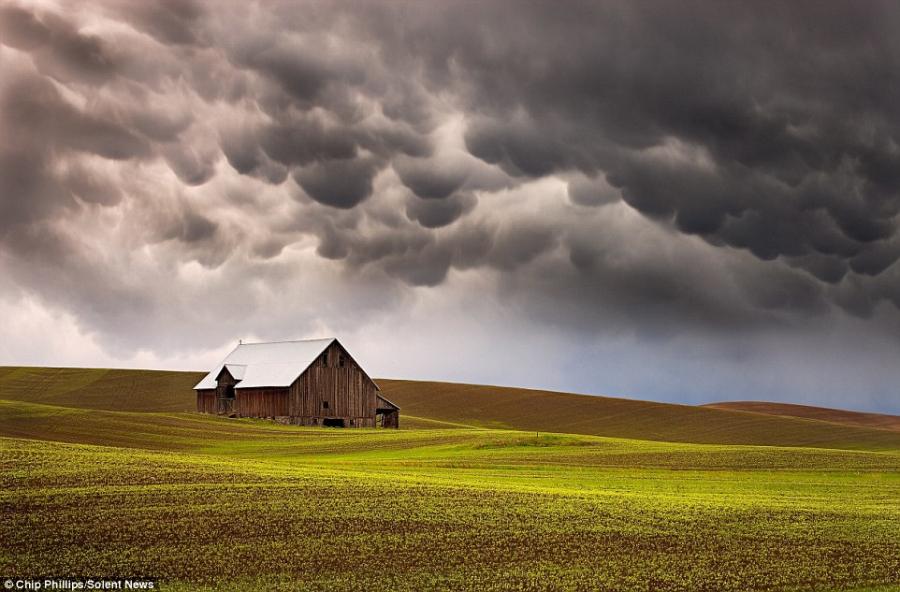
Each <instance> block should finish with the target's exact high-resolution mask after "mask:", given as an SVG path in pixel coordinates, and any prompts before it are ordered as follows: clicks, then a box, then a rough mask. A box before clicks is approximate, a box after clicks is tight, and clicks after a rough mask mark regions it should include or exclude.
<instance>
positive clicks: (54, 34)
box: [0, 0, 900, 413]
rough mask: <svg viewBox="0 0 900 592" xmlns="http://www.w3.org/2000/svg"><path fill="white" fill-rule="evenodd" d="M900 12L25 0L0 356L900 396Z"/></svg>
mask: <svg viewBox="0 0 900 592" xmlns="http://www.w3.org/2000/svg"><path fill="white" fill-rule="evenodd" d="M898 141H900V5H898V4H897V3H895V2H888V1H884V2H879V1H876V0H873V1H870V2H865V3H857V2H849V1H848V2H832V1H829V2H822V1H819V0H817V1H809V2H807V1H797V2H790V3H784V2H769V1H765V0H764V1H756V2H730V1H723V2H693V1H690V0H688V1H685V2H677V3H676V2H651V1H644V0H639V1H637V2H635V1H634V0H628V1H625V0H623V1H611V2H600V1H593V2H581V1H579V0H572V1H570V2H566V3H562V4H561V3H559V2H555V1H547V2H537V1H528V0H524V1H519V0H516V1H506V0H487V1H485V2H449V1H439V0H436V1H434V2H413V1H401V0H392V1H386V2H378V1H372V0H367V1H365V2H328V1H326V0H314V1H311V2H306V3H304V2H298V1H290V2H279V1H264V2H263V1H260V2H237V1H235V2H230V1H220V2H201V1H193V0H177V1H176V0H172V1H163V2H156V3H153V2H131V1H129V0H96V1H91V2H78V3H77V4H76V3H70V2H65V3H54V2H49V1H40V2H17V1H15V0H0V319H2V322H0V329H2V338H0V364H7V365H19V364H22V365H50V366H103V367H146V368H161V369H192V370H206V369H208V368H209V367H211V366H212V365H213V364H215V362H216V361H218V360H219V359H220V358H221V357H222V356H223V355H224V354H225V353H227V352H228V351H230V349H232V348H233V347H234V346H235V345H236V343H237V342H238V340H239V339H243V340H245V341H253V340H281V339H299V338H313V337H321V336H337V337H338V338H339V339H341V341H342V342H343V343H344V344H345V345H346V346H347V347H348V349H349V350H350V351H351V352H352V353H353V354H354V357H356V358H357V359H358V360H359V361H360V362H361V363H362V364H363V366H364V367H366V368H367V370H369V373H370V374H371V375H374V376H381V377H394V378H414V379H435V380H453V381H458V382H471V383H485V384H502V385H512V386H525V387H534V388H550V389H555V390H563V391H573V392H581V393H589V394H605V395H616V396H626V397H630V398H639V399H652V400H658V401H670V402H679V403H689V404H699V403H706V402H713V401H724V400H775V401H790V402H796V403H804V404H813V405H826V406H833V407H842V408H849V409H859V410H871V411H882V412H893V413H900V363H898V361H900V310H898V307H900V265H898V264H897V263H896V261H897V258H898V256H900V236H898V232H897V227H898V210H900V144H898Z"/></svg>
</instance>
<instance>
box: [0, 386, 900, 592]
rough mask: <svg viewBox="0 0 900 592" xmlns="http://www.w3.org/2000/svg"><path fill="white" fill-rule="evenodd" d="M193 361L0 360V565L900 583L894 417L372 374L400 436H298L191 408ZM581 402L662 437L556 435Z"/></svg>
mask: <svg viewBox="0 0 900 592" xmlns="http://www.w3.org/2000/svg"><path fill="white" fill-rule="evenodd" d="M68 372H72V373H75V374H74V375H73V378H74V377H76V376H77V377H78V378H79V380H78V381H75V383H76V385H77V386H76V388H74V389H69V388H66V387H65V386H64V385H62V384H61V383H62V382H64V381H62V380H61V379H60V377H61V376H62V377H64V376H65V375H66V373H68ZM196 376H197V375H196V374H192V373H148V372H140V371H103V370H96V371H94V370H64V371H63V370H52V369H46V370H41V369H0V512H2V517H3V519H2V520H0V541H2V542H0V574H6V575H20V576H26V575H46V574H57V575H72V574H89V575H113V574H119V575H126V574H144V575H148V576H153V577H158V578H162V580H163V582H164V584H165V588H164V589H167V590H196V589H209V590H213V589H215V590H234V591H239V590H272V589H282V590H296V589H301V590H303V589H309V590H348V591H349V590H375V591H377V590H409V591H412V590H446V589H451V590H454V589H455V590H487V591H493V590H498V591H499V590H635V591H646V592H651V591H653V592H655V591H663V592H668V591H672V592H675V591H677V592H693V591H701V592H704V591H708V592H713V591H735V592H736V591H745V590H749V591H752V590H760V591H762V590H766V591H801V590H803V591H820V590H869V591H876V590H878V591H882V592H884V591H888V590H894V591H896V590H900V536H898V528H897V526H898V524H900V445H898V444H897V436H898V434H896V433H893V432H888V431H886V430H866V429H859V428H851V427H847V426H840V425H835V424H831V423H826V422H820V421H815V420H806V419H785V418H771V417H766V416H763V415H757V414H751V413H742V412H731V411H722V410H714V409H712V410H710V409H696V410H695V409H694V408H689V407H679V406H656V405H655V404H652V403H641V402H636V401H627V402H625V401H621V400H616V399H592V398H590V397H575V396H565V395H555V394H550V393H543V392H538V391H527V390H526V391H523V390H517V389H495V388H491V387H472V386H465V385H441V384H440V383H411V382H401V381H381V384H382V386H383V388H384V389H385V391H386V392H387V393H389V395H388V396H389V397H390V398H392V399H393V400H395V401H396V402H397V403H398V404H400V405H401V406H403V413H404V415H403V424H402V425H403V426H404V429H402V430H399V431H394V430H372V429H369V430H359V429H356V430H341V429H328V428H300V427H296V426H281V425H277V424H274V423H270V422H266V421H263V420H251V419H224V418H217V417H210V416H203V415H199V414H196V413H191V412H186V411H184V410H183V409H184V408H185V407H187V408H190V407H191V405H192V399H191V396H190V393H187V394H186V393H184V392H182V391H181V390H179V389H182V388H183V387H184V386H185V385H186V386H187V388H188V389H190V386H192V384H193V382H192V381H194V380H195V378H196ZM145 379H146V380H145ZM41 385H43V387H42V386H41ZM119 387H121V389H122V390H121V391H120V390H117V389H118V388H119ZM516 396H518V397H520V403H519V409H518V411H516V410H515V409H514V408H513V407H512V406H511V403H510V401H511V400H513V399H514V397H516ZM148 399H149V400H148ZM585 399H586V400H587V401H585ZM466 401H468V403H469V404H470V405H473V406H477V408H476V411H468V410H463V411H461V410H460V408H459V407H460V405H462V402H466ZM554 402H555V403H556V405H558V406H559V407H561V408H562V409H568V413H571V414H573V415H578V414H580V417H574V418H570V419H569V420H568V422H570V423H566V420H565V417H564V415H563V414H562V413H561V414H560V415H555V414H554V413H553V412H551V411H552V410H551V409H550V408H551V407H552V406H553V404H554ZM592 405H595V406H596V407H592ZM179 406H181V407H179ZM534 406H537V407H540V408H542V409H545V411H544V412H543V413H533V412H532V410H531V408H532V407H534ZM130 407H134V408H137V409H140V410H141V411H125V410H123V409H126V408H130ZM600 409H605V410H607V411H606V412H607V413H608V414H609V415H610V417H609V418H606V419H605V418H604V417H603V416H602V414H601V413H600V411H599V410H600ZM629 409H631V412H632V413H633V414H634V415H635V417H634V418H633V419H632V423H631V424H629V421H628V418H627V417H625V415H626V414H627V413H628V412H629V411H628V410H629ZM591 410H593V413H594V415H593V416H592V417H589V418H588V419H589V420H590V422H586V423H585V424H584V425H582V426H581V427H582V428H583V429H594V430H597V431H601V430H608V431H609V432H610V433H611V432H613V431H615V430H620V431H628V430H631V431H630V432H629V433H631V434H633V435H634V434H640V433H642V432H641V430H645V431H646V432H647V436H648V437H649V438H651V439H641V438H639V437H632V438H623V437H611V436H610V435H606V436H596V435H588V434H583V433H582V434H579V433H572V432H571V431H570V433H550V432H552V431H553V429H552V428H553V426H554V425H557V426H560V425H574V426H576V427H578V425H579V419H582V418H583V417H584V416H585V415H586V414H587V413H588V412H589V411H591ZM613 410H616V411H617V413H613ZM694 411H699V415H696V416H694V415H692V413H693V412H694ZM679 414H680V415H679ZM476 416H477V417H476ZM731 416H735V418H736V419H728V418H730V417H731ZM541 417H543V418H544V422H545V423H543V424H540V425H541V426H542V427H541V428H540V429H539V430H535V429H532V428H530V427H529V428H528V429H527V430H526V429H516V430H514V429H505V428H506V424H517V423H521V424H523V426H522V427H524V425H526V424H527V425H529V426H530V425H534V423H533V422H537V421H539V418H541ZM666 417H674V418H675V419H676V420H678V421H688V420H692V419H691V418H694V419H693V420H692V421H693V422H694V424H693V425H694V428H695V429H697V430H698V431H699V432H700V434H701V435H702V437H704V438H711V437H713V436H714V435H715V434H719V437H722V438H723V439H725V437H724V436H722V434H725V433H727V430H725V429H721V428H718V429H717V427H716V426H703V425H702V423H703V421H707V422H711V421H713V420H720V421H733V422H734V423H732V424H730V425H732V426H736V427H735V428H734V429H738V428H741V429H743V432H742V434H743V435H742V436H741V437H742V438H748V439H749V438H751V436H752V433H751V430H752V429H753V427H754V426H755V427H756V429H758V430H759V431H760V433H759V434H758V435H757V436H756V438H758V439H759V440H760V441H764V440H767V439H768V440H771V439H773V438H775V437H776V436H777V437H781V438H788V436H790V438H793V439H794V440H796V439H797V438H798V436H797V435H796V434H789V435H785V434H781V435H780V436H779V435H778V429H779V428H784V429H787V428H788V427H791V426H793V427H795V428H796V426H803V429H805V430H807V431H806V432H804V433H805V434H806V435H805V436H804V437H806V438H818V439H819V441H822V442H826V443H827V445H826V446H824V447H813V446H805V447H798V446H753V445H737V444H734V443H728V442H726V443H719V444H699V443H690V442H680V443H679V442H666V441H661V439H660V438H661V437H663V436H664V435H666V434H676V435H678V436H679V437H680V438H688V437H690V434H689V430H688V429H687V428H685V427H684V426H677V427H675V426H669V427H667V426H666V425H665V423H666ZM747 417H750V419H747ZM697 418H702V419H697ZM491 422H494V427H483V426H484V425H485V424H488V423H491ZM552 422H557V423H556V424H553V423H552ZM467 424H468V425H467ZM478 424H480V425H478ZM797 429H799V428H797ZM815 430H822V431H821V433H818V435H816V432H815ZM536 432H540V433H536ZM871 432H875V433H876V435H880V436H882V437H883V438H884V439H879V438H876V437H875V436H874V435H872V433H871ZM790 438H788V439H790ZM854 438H859V440H858V441H854ZM838 445H840V446H838Z"/></svg>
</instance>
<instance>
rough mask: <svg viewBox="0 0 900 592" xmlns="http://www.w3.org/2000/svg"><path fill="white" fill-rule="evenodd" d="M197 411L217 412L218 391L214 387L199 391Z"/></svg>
mask: <svg viewBox="0 0 900 592" xmlns="http://www.w3.org/2000/svg"><path fill="white" fill-rule="evenodd" d="M197 411H199V412H200V413H215V412H216V391H215V390H214V389H204V390H198V391H197Z"/></svg>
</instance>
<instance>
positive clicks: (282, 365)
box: [194, 337, 334, 389]
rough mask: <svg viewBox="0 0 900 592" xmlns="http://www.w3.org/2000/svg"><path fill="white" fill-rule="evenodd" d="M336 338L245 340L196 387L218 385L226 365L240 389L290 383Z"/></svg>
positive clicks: (282, 385)
mask: <svg viewBox="0 0 900 592" xmlns="http://www.w3.org/2000/svg"><path fill="white" fill-rule="evenodd" d="M333 341H334V338H333V337H329V338H327V339H306V340H303V341H274V342H270V343H242V344H240V345H238V346H237V347H236V348H234V351H232V352H231V353H230V354H228V356H227V357H226V358H225V359H224V360H222V363H220V364H219V365H217V366H216V367H215V368H214V369H213V371H212V372H210V373H209V374H207V375H206V376H204V377H203V380H201V381H200V382H198V383H197V386H195V387H194V388H195V389H214V388H216V378H217V377H218V376H219V373H220V372H221V371H222V368H223V367H227V368H228V372H230V373H231V375H232V376H233V377H234V378H235V380H239V381H240V382H238V383H237V384H236V385H235V387H234V388H236V389H242V388H258V387H264V386H274V387H284V386H290V385H292V384H293V383H294V381H295V380H297V377H299V376H300V375H301V374H303V373H304V372H305V371H306V369H307V368H308V367H309V365H310V364H312V363H313V362H314V361H315V360H316V358H318V357H319V356H320V355H321V354H322V352H324V351H325V349H326V348H327V347H328V346H329V345H331V343H332V342H333ZM238 374H240V376H238Z"/></svg>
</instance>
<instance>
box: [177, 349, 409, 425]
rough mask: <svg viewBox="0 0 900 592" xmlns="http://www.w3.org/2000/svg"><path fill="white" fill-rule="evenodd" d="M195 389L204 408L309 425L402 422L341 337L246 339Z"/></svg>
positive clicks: (397, 411) (232, 415)
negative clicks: (347, 348)
mask: <svg viewBox="0 0 900 592" xmlns="http://www.w3.org/2000/svg"><path fill="white" fill-rule="evenodd" d="M194 389H195V390H196V391H197V411H199V412H201V413H213V414H216V415H226V416H228V417H263V418H269V419H274V420H276V421H280V422H283V423H291V424H298V425H306V426H334V427H369V428H371V427H376V426H377V427H386V428H397V427H399V423H400V408H399V407H397V406H396V405H394V404H393V403H391V402H390V401H388V400H387V399H385V398H384V397H383V396H381V393H380V389H379V388H378V385H377V384H375V381H374V380H372V379H371V378H369V375H368V374H366V372H365V371H364V370H363V369H362V368H361V367H360V366H359V364H357V363H356V361H355V360H354V359H353V357H352V356H350V354H349V353H348V352H347V350H346V349H344V347H343V346H342V345H341V344H340V343H339V342H338V340H337V339H310V340H304V341H278V342H270V343H241V344H240V345H238V346H237V348H235V349H234V351H232V352H231V353H230V354H228V357H226V358H225V359H224V360H223V361H222V363H221V364H219V365H218V366H216V367H215V368H214V369H213V371H212V372H210V373H209V374H207V375H206V376H205V377H204V378H203V380H201V381H200V382H199V383H198V384H197V386H195V387H194Z"/></svg>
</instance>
